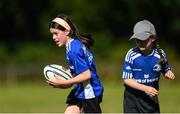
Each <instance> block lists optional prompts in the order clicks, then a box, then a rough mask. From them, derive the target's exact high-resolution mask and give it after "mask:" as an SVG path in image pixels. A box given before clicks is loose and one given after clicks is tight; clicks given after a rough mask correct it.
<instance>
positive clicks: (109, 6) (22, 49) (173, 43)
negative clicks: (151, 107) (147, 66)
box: [0, 0, 180, 113]
mask: <svg viewBox="0 0 180 114" xmlns="http://www.w3.org/2000/svg"><path fill="white" fill-rule="evenodd" d="M179 7H180V0H96V1H93V0H72V1H71V2H70V1H68V0H31V1H28V2H27V1H25V0H0V14H1V18H0V23H1V27H2V29H1V33H0V113H5V112H9V113H14V112H22V113H30V112H37V113H38V112H43V113H48V112H63V111H64V109H65V107H66V104H65V100H66V96H67V94H68V93H69V91H70V90H71V89H67V90H66V89H54V88H52V87H50V86H48V85H47V83H46V82H45V80H44V77H43V68H44V66H46V65H48V64H59V65H63V66H65V67H67V62H66V57H65V48H59V47H57V46H56V45H55V43H54V42H53V40H52V35H51V34H50V33H49V28H48V27H49V23H50V21H51V20H52V19H53V18H54V17H55V16H56V15H57V14H59V13H62V14H66V15H68V16H69V17H70V18H71V19H72V20H73V22H74V23H75V24H76V26H77V28H78V31H79V33H80V34H85V35H87V34H91V35H92V37H93V38H94V40H95V45H94V46H93V48H92V52H93V55H94V58H95V61H96V65H97V67H96V68H97V73H98V75H99V76H100V78H101V81H102V82H103V85H104V88H105V91H104V97H103V102H102V104H101V105H102V110H103V112H105V113H106V112H110V113H116V112H117V113H121V112H122V104H123V101H122V99H123V83H122V79H121V75H122V66H123V62H124V58H125V56H126V53H127V52H128V50H129V49H130V48H132V47H134V46H135V43H134V42H133V41H129V38H130V37H131V35H132V34H133V27H134V24H135V23H136V22H138V21H141V20H143V19H147V20H149V21H151V22H152V23H153V24H154V25H155V28H156V32H157V35H158V38H159V41H160V47H161V48H162V49H163V50H164V51H165V52H166V54H167V57H168V61H169V64H170V66H171V68H172V70H173V72H174V73H175V76H176V79H175V80H174V81H170V80H167V79H165V78H164V77H163V76H162V77H161V80H160V94H159V99H160V107H161V112H164V113H172V112H176V113H180V59H179V58H180V45H179V38H180V34H179V33H180V16H179Z"/></svg>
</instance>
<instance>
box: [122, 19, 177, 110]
mask: <svg viewBox="0 0 180 114" xmlns="http://www.w3.org/2000/svg"><path fill="white" fill-rule="evenodd" d="M131 39H135V42H136V45H137V46H136V47H134V48H132V49H130V50H129V51H128V52H127V55H126V58H125V62H124V66H123V75H122V78H123V80H124V86H125V90H124V113H159V112H160V108H159V101H158V93H159V84H158V82H159V79H160V75H161V73H162V74H164V76H165V77H166V78H168V79H171V80H173V79H174V78H175V76H174V74H173V72H172V70H171V68H170V66H169V64H168V61H167V58H166V54H165V52H164V51H163V50H162V49H160V46H159V43H158V41H157V37H156V31H155V28H154V25H153V24H152V23H151V22H149V21H147V20H143V21H140V22H138V23H136V25H135V26H134V34H133V36H132V37H131V38H130V40H131Z"/></svg>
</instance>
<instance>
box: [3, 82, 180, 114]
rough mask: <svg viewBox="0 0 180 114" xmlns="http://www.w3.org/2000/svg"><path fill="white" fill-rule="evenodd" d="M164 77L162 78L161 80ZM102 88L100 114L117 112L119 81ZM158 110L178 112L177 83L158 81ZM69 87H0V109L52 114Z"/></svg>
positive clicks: (42, 84) (120, 91)
mask: <svg viewBox="0 0 180 114" xmlns="http://www.w3.org/2000/svg"><path fill="white" fill-rule="evenodd" d="M162 80H164V79H162ZM104 86H105V91H104V97H103V102H102V104H101V106H102V110H103V112H104V113H121V112H122V104H123V100H122V99H123V86H122V82H121V81H119V83H106V84H104ZM160 86H161V87H160V89H161V90H160V95H159V99H160V107H161V112H164V113H173V112H176V113H177V112H180V99H179V98H180V89H179V85H178V84H173V83H168V82H166V83H161V84H160ZM70 90H71V89H56V88H52V87H50V86H48V85H47V84H46V83H45V82H43V81H42V82H40V83H25V84H19V85H16V86H6V87H3V86H0V112H1V113H5V112H9V113H15V112H16V113H17V112H18V113H30V112H36V113H40V112H42V113H50V112H51V113H52V112H56V113H57V112H63V111H64V109H65V107H66V104H65V100H66V96H67V94H68V92H69V91H70Z"/></svg>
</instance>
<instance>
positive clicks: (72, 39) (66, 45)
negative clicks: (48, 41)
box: [66, 39, 74, 47]
mask: <svg viewBox="0 0 180 114" xmlns="http://www.w3.org/2000/svg"><path fill="white" fill-rule="evenodd" d="M73 40H74V39H71V40H70V41H69V42H68V43H67V44H66V47H67V46H68V45H69V44H70V43H71V42H72V41H73Z"/></svg>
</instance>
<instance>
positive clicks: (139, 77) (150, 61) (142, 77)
mask: <svg viewBox="0 0 180 114" xmlns="http://www.w3.org/2000/svg"><path fill="white" fill-rule="evenodd" d="M161 51H162V55H163V56H164V57H165V62H164V64H163V65H162V66H160V65H159V64H158V62H159V60H160V55H159V53H158V51H157V49H154V50H153V52H152V53H151V54H149V55H143V54H142V53H140V51H139V49H138V48H137V47H135V48H131V49H130V50H129V51H128V53H127V55H126V58H125V62H124V66H123V75H122V78H123V79H134V80H136V81H137V82H139V83H141V84H145V85H148V86H152V87H155V88H156V89H159V85H158V82H159V78H160V75H161V73H165V72H166V71H167V70H169V69H170V67H169V64H168V61H167V59H166V55H165V52H164V51H163V50H161Z"/></svg>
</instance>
